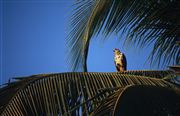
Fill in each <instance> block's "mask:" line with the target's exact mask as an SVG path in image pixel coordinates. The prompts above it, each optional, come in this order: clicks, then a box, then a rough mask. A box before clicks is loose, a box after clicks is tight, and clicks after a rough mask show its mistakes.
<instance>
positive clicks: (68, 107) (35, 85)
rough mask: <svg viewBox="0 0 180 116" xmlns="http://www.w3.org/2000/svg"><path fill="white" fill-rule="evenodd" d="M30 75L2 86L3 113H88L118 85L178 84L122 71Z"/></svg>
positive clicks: (164, 85) (165, 85) (0, 90)
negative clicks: (14, 83) (14, 82)
mask: <svg viewBox="0 0 180 116" xmlns="http://www.w3.org/2000/svg"><path fill="white" fill-rule="evenodd" d="M27 79H28V80H29V81H27V80H26V79H22V80H21V79H19V81H18V82H16V85H17V86H16V87H12V88H11V87H10V86H7V87H5V88H6V89H4V88H1V89H0V98H1V99H2V97H4V98H3V99H4V100H3V101H1V102H0V103H1V104H0V106H1V114H2V115H13V114H17V115H71V114H78V113H80V112H82V113H83V115H87V114H89V113H90V112H92V111H93V110H94V108H96V107H97V106H98V105H99V104H100V102H101V101H102V100H104V99H105V98H106V97H107V96H108V95H110V94H111V93H113V92H114V91H115V90H116V87H125V86H127V85H152V86H161V87H170V88H177V87H176V86H175V85H173V84H171V83H169V82H166V81H164V80H161V79H156V78H144V76H137V75H128V74H118V73H60V74H49V75H39V76H36V77H35V76H34V77H29V78H27ZM25 82H26V83H25ZM19 84H20V85H19ZM21 84H22V85H21ZM13 88H14V89H13ZM16 88H18V89H16ZM114 88H115V89H114ZM5 90H6V92H5ZM11 90H13V91H11ZM7 92H12V93H7ZM9 94H10V95H9ZM95 96H96V97H95ZM6 98H7V99H6ZM87 101H88V102H87ZM81 110H82V111H81Z"/></svg>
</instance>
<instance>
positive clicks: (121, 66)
mask: <svg viewBox="0 0 180 116" xmlns="http://www.w3.org/2000/svg"><path fill="white" fill-rule="evenodd" d="M113 51H114V63H115V66H116V69H117V71H118V72H124V71H126V69H127V61H126V57H125V55H124V54H123V53H122V52H121V51H120V50H119V49H117V48H115V49H114V50H113Z"/></svg>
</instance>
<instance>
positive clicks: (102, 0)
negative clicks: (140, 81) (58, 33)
mask: <svg viewBox="0 0 180 116" xmlns="http://www.w3.org/2000/svg"><path fill="white" fill-rule="evenodd" d="M75 6H76V9H74V14H73V16H72V18H71V19H72V21H71V22H72V23H71V28H72V30H71V31H70V33H69V36H68V40H67V41H68V49H69V50H70V51H69V56H70V57H69V58H70V59H69V60H70V62H69V63H70V64H71V65H70V67H72V68H73V71H74V70H75V71H77V70H81V69H84V70H83V71H85V72H86V71H87V63H86V61H87V57H88V49H89V44H90V42H91V38H92V37H93V36H94V35H97V34H99V32H102V33H103V34H104V35H105V37H107V36H109V35H110V34H112V33H118V34H119V35H123V34H124V35H126V39H125V45H127V46H129V45H135V46H136V47H137V46H139V47H143V46H146V45H149V44H152V43H153V44H154V47H153V50H152V52H151V55H150V56H149V60H150V61H154V63H158V65H159V66H160V65H164V66H165V65H167V64H170V63H173V64H179V63H180V60H179V53H180V52H179V51H180V47H179V44H177V43H179V41H180V40H179V38H180V36H179V33H180V29H179V27H180V22H179V21H180V12H179V8H180V1H178V0H163V1H157V0H140V1H139V0H89V1H87V0H85V1H80V2H79V3H77V4H76V5H75ZM121 32H123V33H121Z"/></svg>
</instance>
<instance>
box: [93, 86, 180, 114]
mask: <svg viewBox="0 0 180 116" xmlns="http://www.w3.org/2000/svg"><path fill="white" fill-rule="evenodd" d="M92 115H96V116H105V115H107V116H111V115H112V116H113V115H117V116H120V115H123V116H132V115H133V116H139V115H142V116H145V115H149V116H156V115H171V116H178V115H180V89H169V88H162V87H155V86H144V85H138V86H137V85H133V86H127V87H125V88H120V89H119V90H118V91H116V92H114V93H113V94H112V95H110V96H109V97H107V98H106V99H105V100H104V101H103V102H102V103H101V104H100V105H99V107H98V108H96V109H95V110H94V112H93V113H92Z"/></svg>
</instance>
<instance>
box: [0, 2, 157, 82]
mask: <svg viewBox="0 0 180 116" xmlns="http://www.w3.org/2000/svg"><path fill="white" fill-rule="evenodd" d="M72 1H73V0H1V20H0V22H1V77H0V84H3V83H5V82H7V80H8V79H9V78H12V77H17V76H29V75H33V74H40V73H56V72H68V71H70V70H69V69H68V67H67V63H66V50H67V48H66V46H65V38H66V37H67V34H68V23H69V22H68V21H69V17H70V14H71V12H72V3H73V2H72ZM100 38H102V36H101V35H100V36H98V37H97V38H94V39H93V41H92V43H91V47H90V53H89V58H88V69H89V71H90V72H114V71H115V66H114V61H113V49H114V48H120V49H121V51H123V52H124V53H125V55H126V56H127V61H128V69H129V70H140V69H155V68H152V67H150V66H149V65H148V64H145V65H144V63H145V61H146V60H147V56H148V54H149V53H150V49H151V47H152V46H148V47H147V48H145V49H143V50H140V49H135V48H133V47H131V48H128V49H127V48H122V41H119V40H118V36H117V35H112V36H110V37H109V39H108V40H107V41H105V42H102V41H101V40H100ZM129 46H131V45H129Z"/></svg>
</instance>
